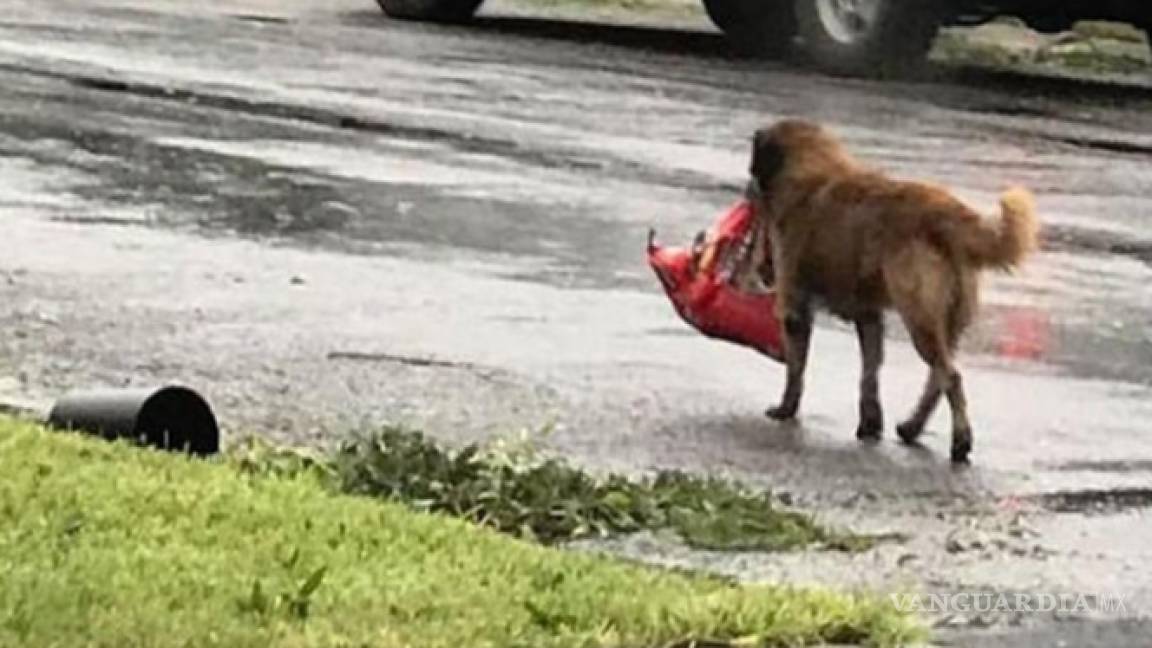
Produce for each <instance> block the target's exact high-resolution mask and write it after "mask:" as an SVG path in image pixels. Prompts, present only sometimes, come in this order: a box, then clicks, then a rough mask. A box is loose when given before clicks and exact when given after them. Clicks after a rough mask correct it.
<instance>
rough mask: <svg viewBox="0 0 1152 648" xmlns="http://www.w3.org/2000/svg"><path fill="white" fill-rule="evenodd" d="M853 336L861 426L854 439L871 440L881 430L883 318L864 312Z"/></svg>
mask: <svg viewBox="0 0 1152 648" xmlns="http://www.w3.org/2000/svg"><path fill="white" fill-rule="evenodd" d="M856 336H857V337H858V338H859V340H860V359H861V365H862V366H861V374H860V424H859V425H858V426H857V428H856V438H857V439H860V440H861V441H874V440H876V439H879V438H880V433H881V431H882V430H883V429H884V414H883V410H882V409H881V407H880V365H881V364H882V363H883V362H884V317H883V315H881V314H880V313H867V314H865V315H861V316H860V317H857V318H856Z"/></svg>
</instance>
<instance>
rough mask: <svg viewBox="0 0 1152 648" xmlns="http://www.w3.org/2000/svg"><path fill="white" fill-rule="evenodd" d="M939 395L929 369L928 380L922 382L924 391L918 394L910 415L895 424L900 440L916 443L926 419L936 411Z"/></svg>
mask: <svg viewBox="0 0 1152 648" xmlns="http://www.w3.org/2000/svg"><path fill="white" fill-rule="evenodd" d="M940 396H941V393H940V389H939V387H938V386H937V382H936V374H935V373H934V372H933V371H931V370H929V372H928V380H926V381H925V382H924V391H923V393H921V394H920V400H919V401H918V402H917V403H916V409H914V410H912V414H911V416H909V417H908V418H906V419H904V420H903V421H902V422H901V423H900V424H898V425H897V426H896V434H897V436H899V437H900V440H901V441H903V442H904V443H916V440H917V439H919V438H920V435H921V434H923V433H924V426H925V425H927V424H928V419H929V418H930V417H931V416H932V413H933V412H935V411H936V405H937V404H939V403H940Z"/></svg>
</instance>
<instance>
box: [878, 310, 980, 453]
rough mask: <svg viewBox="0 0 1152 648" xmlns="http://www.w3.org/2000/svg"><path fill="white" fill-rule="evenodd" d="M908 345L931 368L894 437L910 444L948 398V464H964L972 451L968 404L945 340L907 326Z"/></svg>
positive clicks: (947, 342)
mask: <svg viewBox="0 0 1152 648" xmlns="http://www.w3.org/2000/svg"><path fill="white" fill-rule="evenodd" d="M908 328H909V330H910V331H911V332H912V341H913V344H914V345H915V347H916V350H917V351H918V352H919V353H920V357H922V358H923V359H924V362H926V363H928V365H929V367H931V373H930V374H929V375H928V384H926V385H925V386H924V393H923V394H922V395H921V396H920V402H919V403H917V405H916V409H915V410H914V411H913V412H912V415H911V416H910V417H909V418H908V419H907V420H905V421H904V422H903V423H901V424H900V425H899V426H897V428H896V431H897V434H899V435H900V438H901V440H903V441H904V442H906V443H913V442H915V441H916V439H917V438H918V437H919V436H920V434H921V433H922V432H923V431H924V425H925V424H926V423H927V422H928V418H929V417H930V416H931V415H932V412H933V411H934V410H935V409H936V405H937V403H939V402H940V397H941V395H947V396H948V405H949V406H950V409H951V410H952V461H954V462H956V463H962V462H965V461H967V460H968V454H969V453H970V452H971V451H972V425H971V423H970V422H969V421H968V401H967V399H966V398H965V396H964V382H963V379H962V378H961V376H960V372H959V371H957V370H956V366H955V365H954V364H953V362H952V348H951V344H950V343H949V341H948V336H946V335H944V334H943V333H942V332H939V331H936V330H934V329H932V328H919V327H914V326H913V325H912V324H911V323H909V327H908Z"/></svg>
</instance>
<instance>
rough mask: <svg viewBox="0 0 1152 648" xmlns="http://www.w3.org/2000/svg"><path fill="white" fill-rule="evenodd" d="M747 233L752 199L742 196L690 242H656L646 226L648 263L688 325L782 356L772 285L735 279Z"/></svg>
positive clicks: (774, 356) (745, 251) (781, 358)
mask: <svg viewBox="0 0 1152 648" xmlns="http://www.w3.org/2000/svg"><path fill="white" fill-rule="evenodd" d="M751 235H752V205H751V204H750V203H748V202H747V201H741V202H739V203H737V204H736V205H735V206H733V207H732V208H731V209H730V210H729V211H728V212H727V213H726V214H724V215H723V216H721V217H720V219H719V220H717V221H716V222H715V223H714V224H713V225H712V227H711V228H710V229H709V230H708V231H707V232H702V233H701V236H698V237H697V240H696V244H695V245H694V246H693V247H691V248H666V247H661V246H659V245H657V244H656V242H655V232H651V233H650V234H649V237H648V263H649V265H651V266H652V269H653V271H655V273H656V277H657V278H659V279H660V283H661V285H663V286H664V291H665V292H666V293H667V294H668V298H669V299H670V300H671V301H672V306H673V307H674V308H675V309H676V312H677V313H679V314H680V316H681V317H682V318H684V321H686V322H687V323H688V324H689V325H691V326H692V327H693V328H695V329H696V330H698V331H700V332H701V333H703V334H704V335H706V336H708V337H711V338H716V339H719V340H725V341H728V342H733V343H735V344H739V345H742V346H746V347H751V348H752V349H755V350H757V351H759V352H761V353H763V354H764V355H766V356H768V357H769V358H772V359H773V360H776V361H780V362H783V361H784V345H783V339H782V335H781V327H780V321H779V320H778V319H777V318H776V308H775V306H776V293H775V291H772V290H767V289H765V290H754V289H750V288H742V287H741V286H739V285H737V284H738V281H737V280H738V279H739V278H740V277H738V276H737V274H738V268H739V266H740V262H741V260H742V258H743V256H744V255H746V254H748V249H749V247H750V241H749V239H750V238H751Z"/></svg>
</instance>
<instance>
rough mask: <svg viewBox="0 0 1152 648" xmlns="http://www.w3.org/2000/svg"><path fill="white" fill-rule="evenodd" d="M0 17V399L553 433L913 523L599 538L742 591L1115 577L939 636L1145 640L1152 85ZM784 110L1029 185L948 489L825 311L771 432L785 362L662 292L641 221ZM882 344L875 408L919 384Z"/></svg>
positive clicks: (491, 30) (352, 26) (305, 21)
mask: <svg viewBox="0 0 1152 648" xmlns="http://www.w3.org/2000/svg"><path fill="white" fill-rule="evenodd" d="M0 7H2V8H3V11H0V216H2V218H3V220H2V221H0V222H2V224H3V228H4V229H3V233H2V234H0V250H3V252H2V253H0V304H2V305H3V306H2V308H0V330H2V331H4V335H3V336H2V337H0V395H3V396H4V398H5V399H7V400H17V399H19V400H25V401H27V400H31V401H33V402H46V401H48V400H50V399H51V398H52V397H53V396H54V395H57V394H59V393H60V392H61V391H62V390H65V389H69V388H72V387H81V386H90V385H94V384H95V385H118V384H152V383H155V382H159V381H165V380H178V381H181V382H185V383H189V384H192V385H193V386H196V387H197V388H200V389H202V390H203V391H204V392H205V393H206V394H207V395H208V396H209V397H210V398H211V399H212V400H213V402H214V403H215V404H216V405H217V407H218V408H219V410H220V414H221V417H222V419H223V423H224V424H225V426H226V428H227V431H228V432H229V433H230V434H233V435H235V434H241V433H245V432H250V431H255V432H259V433H262V434H266V435H269V436H272V437H274V438H276V439H279V440H284V441H291V442H307V443H324V442H325V441H330V440H332V439H335V438H339V437H340V436H341V435H343V434H345V433H347V432H348V431H349V430H351V429H354V428H357V427H362V426H364V425H371V424H373V423H379V422H381V421H402V422H406V423H410V424H412V425H417V426H420V427H423V428H425V429H428V430H430V431H431V432H433V433H435V434H437V435H438V436H441V437H442V438H445V439H449V440H453V441H465V440H473V439H478V438H483V437H487V436H489V435H491V434H494V433H500V432H507V431H509V430H515V429H519V428H539V427H543V426H545V425H551V426H554V428H555V429H554V431H553V432H552V434H551V436H550V437H549V438H548V443H549V444H550V446H552V447H553V448H555V449H556V450H558V451H560V452H563V453H565V454H567V455H569V456H571V457H573V458H574V459H575V460H577V461H580V462H582V463H584V464H587V465H589V466H593V467H596V468H600V469H618V470H626V471H643V470H648V469H653V468H684V469H689V470H694V471H703V472H710V473H721V474H726V475H732V476H735V477H738V478H740V479H743V480H746V481H749V482H751V483H754V484H758V485H763V486H770V487H772V488H774V489H777V490H779V491H786V492H788V493H789V494H790V495H791V496H792V497H793V499H795V500H796V501H797V502H798V503H799V504H801V505H804V506H807V507H811V508H812V510H814V511H815V512H817V514H818V515H821V516H823V517H825V518H827V519H828V520H830V521H832V522H834V523H846V524H852V525H854V526H856V527H858V528H864V529H872V530H880V531H900V532H904V533H907V534H909V535H910V539H909V540H908V541H907V542H903V543H890V544H888V545H885V546H883V547H881V548H880V549H878V550H876V551H873V552H870V553H868V554H864V555H861V556H854V557H848V556H842V555H826V554H805V555H798V556H736V557H733V556H711V555H705V554H699V553H694V552H690V551H686V550H683V549H682V548H678V547H676V546H674V545H670V544H668V543H667V542H665V541H663V540H653V539H648V538H637V539H632V540H629V541H626V542H621V543H617V544H616V545H614V546H613V548H614V549H616V550H618V551H621V552H624V553H630V554H634V555H638V556H642V557H645V558H648V559H654V560H663V561H666V562H671V563H678V564H688V565H695V566H701V565H703V566H708V567H710V568H713V569H716V570H718V571H721V572H725V573H731V574H735V575H738V576H741V577H745V578H753V579H755V578H784V579H788V580H792V581H796V582H819V583H833V584H837V585H845V586H858V585H859V586H869V587H875V588H881V589H885V590H896V591H907V590H908V589H909V588H912V589H925V590H930V591H995V592H1078V593H1105V594H1114V595H1117V596H1120V597H1122V598H1123V600H1124V602H1125V606H1124V607H1125V610H1124V612H1125V613H1124V614H1121V615H1116V614H1105V615H1100V616H1101V618H1099V619H1096V621H1095V622H1093V623H1090V624H1089V623H1071V622H1065V623H1059V624H1056V625H1053V623H1052V621H1053V619H1052V618H1051V617H1050V616H1046V615H1022V616H1018V617H1007V616H1005V615H991V616H989V615H983V616H981V617H980V618H973V615H958V617H959V618H951V619H946V621H949V622H950V623H951V624H952V625H954V626H955V627H956V628H958V632H959V634H949V633H945V635H944V636H945V637H946V638H949V639H952V640H955V641H958V642H960V643H964V644H966V645H968V644H971V645H978V644H980V643H983V642H992V641H993V640H994V638H995V637H999V638H998V639H995V641H999V642H1001V643H997V644H996V645H1027V644H1034V645H1053V644H1054V643H1055V642H1056V641H1057V638H1059V637H1063V638H1064V640H1065V641H1066V642H1069V643H1067V644H1066V645H1091V644H1095V645H1145V644H1146V642H1145V641H1143V640H1142V639H1141V637H1143V636H1144V635H1145V634H1146V633H1147V631H1148V629H1149V628H1148V626H1147V625H1144V624H1142V623H1140V622H1139V620H1140V619H1142V618H1145V617H1147V616H1148V614H1149V612H1150V611H1152V589H1150V585H1149V584H1150V583H1152V549H1149V548H1148V544H1147V538H1149V537H1150V536H1152V521H1150V519H1149V517H1148V514H1147V512H1148V506H1149V505H1152V480H1150V476H1152V434H1150V431H1149V430H1148V428H1149V425H1148V423H1147V421H1149V420H1150V419H1152V288H1149V282H1150V281H1152V234H1149V228H1148V223H1149V220H1148V219H1149V214H1152V171H1150V170H1149V161H1150V160H1152V111H1150V110H1149V108H1152V90H1144V89H1141V88H1139V87H1134V88H1127V89H1121V88H1116V87H1107V86H1101V85H1094V84H1081V83H1070V82H1053V81H1045V80H1040V79H1029V78H1026V77H1019V76H1012V75H993V74H989V73H982V72H970V71H948V70H938V71H937V72H936V74H935V77H938V78H930V79H926V80H921V81H916V82H911V81H909V82H900V83H896V82H890V83H886V84H881V83H872V82H863V81H846V80H834V79H828V78H824V77H820V76H817V75H815V74H812V73H809V72H806V71H805V70H803V69H801V68H798V67H794V66H793V67H789V66H784V65H768V64H763V63H755V62H749V61H740V60H733V59H731V58H729V57H727V56H726V53H725V50H724V47H723V45H722V43H721V42H720V41H719V39H718V38H717V37H716V36H715V35H713V34H710V33H706V32H703V31H696V30H688V31H672V30H661V29H634V28H624V27H606V26H588V25H578V24H573V23H567V22H563V21H557V20H540V19H523V18H519V17H508V13H507V12H505V11H503V10H504V9H507V7H502V6H500V5H497V6H495V7H494V11H493V12H492V14H491V15H490V17H488V18H486V19H485V20H483V21H482V22H481V23H480V24H479V25H478V26H477V27H475V28H472V29H449V28H439V27H432V26H421V25H410V24H397V23H393V22H389V21H387V20H386V19H384V18H383V17H382V16H381V15H379V13H378V11H377V10H376V9H375V7H374V6H372V4H371V3H370V2H367V1H363V2H361V1H359V0H340V1H339V2H328V3H307V2H303V1H298V0H293V1H290V2H267V1H262V0H226V1H222V2H216V3H210V6H209V3H201V5H190V4H189V3H177V2H163V1H159V0H154V1H147V2H146V1H144V0H137V1H135V2H134V1H133V0H99V1H96V2H91V1H83V2H81V1H67V0H58V1H55V0H54V1H53V2H51V3H43V2H34V1H28V2H22V1H15V0H2V1H0ZM688 22H689V23H691V22H692V21H691V20H688ZM784 115H804V116H808V117H811V118H816V119H820V120H823V121H825V122H827V123H828V124H830V125H831V126H832V127H833V128H835V129H836V130H837V131H838V132H839V133H841V134H842V135H843V136H844V137H845V139H846V140H847V141H848V142H849V144H850V145H851V146H852V147H853V148H854V149H855V150H856V151H857V152H858V153H859V154H861V155H862V156H864V157H866V158H867V159H869V160H871V161H873V162H874V163H876V164H878V165H881V166H883V167H884V168H886V169H888V170H890V171H892V172H893V173H896V174H901V175H907V176H914V177H920V178H925V179H930V180H936V181H941V182H945V183H947V184H949V185H950V186H952V187H954V188H955V189H956V191H957V192H958V193H959V194H960V195H962V196H963V197H964V198H966V199H969V200H970V201H972V202H973V203H974V204H976V205H980V206H982V207H984V208H986V209H988V210H992V209H993V206H994V204H995V198H996V195H997V193H998V191H999V190H1000V188H1001V187H1003V186H1004V185H1005V184H1008V183H1011V182H1022V183H1026V184H1028V185H1029V186H1031V187H1033V188H1034V190H1035V191H1036V192H1037V193H1038V195H1039V197H1040V206H1041V209H1042V215H1043V218H1044V222H1045V225H1046V232H1045V239H1046V240H1045V249H1044V251H1043V252H1042V253H1041V254H1040V255H1038V256H1037V257H1036V258H1035V259H1034V261H1033V262H1032V263H1031V264H1030V265H1029V267H1028V268H1027V269H1026V270H1025V271H1024V272H1022V273H1021V274H1019V275H1017V276H1013V277H1004V276H989V277H988V280H987V282H986V290H985V296H984V302H985V306H984V310H983V315H982V319H981V322H980V324H979V325H978V326H977V327H976V329H975V330H974V331H973V333H972V335H971V336H970V338H969V339H968V341H967V342H966V345H965V346H966V352H967V353H966V355H965V358H964V364H963V366H964V368H965V370H966V376H967V383H968V386H969V390H970V400H971V401H972V402H971V411H972V415H973V419H974V422H975V425H976V444H977V446H976V453H975V454H974V465H973V466H972V467H971V468H968V469H962V470H955V469H953V468H951V467H950V466H949V464H948V462H947V441H948V434H947V429H946V427H945V425H944V423H945V422H946V416H945V415H943V414H941V415H938V417H937V418H936V419H935V420H934V421H935V422H934V425H933V426H932V430H933V431H934V434H932V435H930V436H929V437H928V440H927V443H926V448H925V449H922V450H913V449H909V448H905V447H901V446H899V445H898V444H896V443H894V442H892V441H891V437H892V435H891V434H889V438H888V440H887V441H886V442H885V443H883V444H881V445H879V446H877V447H861V446H859V445H858V444H857V443H856V441H855V439H854V436H853V430H854V425H855V421H854V417H855V389H856V378H857V374H858V357H857V355H856V350H855V339H854V336H853V335H851V334H850V333H849V332H848V331H847V329H846V328H845V327H843V326H841V325H838V324H836V323H834V322H828V321H825V322H824V323H823V325H822V327H821V328H820V330H819V331H818V333H817V336H816V339H815V342H814V345H815V347H814V356H813V360H812V362H811V364H810V372H809V390H808V397H807V400H806V402H805V405H804V412H803V418H802V419H801V422H800V423H799V425H795V426H778V425H774V424H771V423H769V422H768V421H767V420H766V419H764V418H763V417H762V415H761V412H762V410H763V409H764V407H765V406H766V405H767V404H769V402H770V401H771V400H773V399H774V398H775V397H776V395H777V391H778V390H779V388H780V386H781V383H782V378H783V376H782V372H781V369H780V367H779V366H778V365H774V364H771V363H769V362H767V361H765V360H762V359H759V358H757V357H756V356H755V355H753V354H752V353H750V352H748V351H745V350H742V349H738V348H735V347H731V346H728V345H724V344H720V343H717V342H711V341H708V340H704V339H703V338H700V337H698V336H696V335H694V334H692V333H690V332H689V331H687V330H686V328H685V326H684V325H683V324H682V323H680V322H679V321H678V320H677V319H676V316H675V315H674V314H673V312H672V311H671V309H670V308H669V306H668V304H667V303H666V302H665V301H664V299H663V297H662V296H661V294H660V293H659V292H658V290H659V289H658V287H657V285H656V283H655V281H654V279H653V277H652V276H651V275H650V273H649V271H648V269H647V268H646V266H645V265H644V259H643V244H644V240H645V232H646V231H647V228H648V227H650V226H655V227H657V228H658V229H659V231H660V233H661V237H662V238H663V239H664V240H668V241H674V242H676V241H681V240H683V241H686V240H687V239H688V238H689V237H690V236H691V234H693V233H694V232H695V231H696V230H697V229H699V228H701V227H704V226H705V225H706V224H707V223H708V222H709V221H710V219H711V218H712V217H713V216H715V215H716V214H717V213H718V212H719V211H720V210H722V209H723V208H724V207H726V206H727V205H728V204H730V203H731V202H732V201H733V200H735V199H736V198H737V197H738V195H739V189H740V188H741V186H742V179H743V177H744V168H745V164H746V157H745V156H746V149H747V144H746V140H747V138H748V135H749V133H750V132H751V130H752V129H753V128H754V127H756V126H758V125H760V124H762V123H764V122H766V121H769V120H771V119H774V118H777V117H780V116H784ZM889 337H890V338H891V340H892V341H891V343H890V345H889V350H888V360H887V364H886V366H885V371H884V374H883V397H884V403H885V406H886V408H887V418H888V420H889V421H890V422H895V421H896V420H898V418H899V417H900V415H901V414H903V413H904V411H905V410H906V409H907V408H909V407H911V405H912V402H913V399H914V398H915V395H916V394H917V393H918V389H919V385H920V383H921V382H922V380H923V375H924V371H925V370H924V368H923V367H922V366H921V365H920V364H919V361H918V360H917V359H916V358H915V357H914V354H913V353H912V352H911V350H910V348H909V347H908V345H907V344H905V343H904V342H903V331H902V330H901V329H900V327H899V326H892V327H890V331H889ZM429 360H431V361H432V362H428V361H429ZM1117 616H1122V617H1126V619H1123V620H1117ZM1132 618H1136V621H1133V620H1132ZM986 625H991V626H992V627H991V628H989V629H980V628H978V626H979V627H982V626H986ZM1022 633H1023V634H1022ZM1028 633H1033V634H1028Z"/></svg>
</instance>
